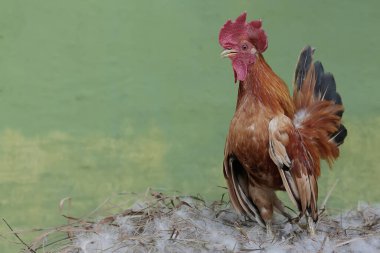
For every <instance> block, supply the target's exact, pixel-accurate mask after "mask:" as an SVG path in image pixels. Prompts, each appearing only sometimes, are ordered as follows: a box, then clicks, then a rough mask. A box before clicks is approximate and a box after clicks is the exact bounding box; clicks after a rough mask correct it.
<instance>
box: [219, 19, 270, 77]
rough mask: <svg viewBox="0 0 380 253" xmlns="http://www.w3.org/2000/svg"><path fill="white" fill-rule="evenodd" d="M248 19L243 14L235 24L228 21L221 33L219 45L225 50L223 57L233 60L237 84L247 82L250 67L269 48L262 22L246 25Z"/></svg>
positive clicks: (257, 21)
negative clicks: (258, 54) (258, 55)
mask: <svg viewBox="0 0 380 253" xmlns="http://www.w3.org/2000/svg"><path fill="white" fill-rule="evenodd" d="M246 17H247V13H245V12H243V13H242V14H241V15H240V16H239V17H238V18H237V19H236V20H235V21H234V22H232V21H231V20H228V21H227V22H226V23H225V24H224V26H223V27H222V29H220V32H219V43H220V45H221V46H222V47H223V48H224V49H225V50H224V51H223V52H222V54H221V55H222V56H223V57H228V58H230V59H231V61H232V67H233V69H234V74H235V82H236V80H240V81H244V80H245V78H246V76H247V73H248V66H249V65H251V64H253V63H254V62H255V60H256V54H257V53H263V52H264V51H265V50H266V49H267V47H268V40H267V36H266V34H265V32H264V30H263V29H261V20H253V21H251V22H249V23H246V22H245V20H246Z"/></svg>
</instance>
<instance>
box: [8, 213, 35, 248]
mask: <svg viewBox="0 0 380 253" xmlns="http://www.w3.org/2000/svg"><path fill="white" fill-rule="evenodd" d="M3 221H4V223H5V224H6V225H7V226H8V228H9V229H10V230H11V231H12V233H13V234H14V235H15V236H16V237H17V239H18V240H19V241H20V242H21V243H22V244H23V245H24V246H25V247H27V248H28V250H29V251H30V252H32V253H37V252H36V251H35V250H34V249H32V248H31V247H30V246H29V245H28V244H26V243H25V242H24V241H23V240H22V239H21V238H20V236H18V234H17V233H16V232H14V230H13V228H12V227H11V226H10V225H9V224H8V222H7V221H6V220H5V219H4V218H3Z"/></svg>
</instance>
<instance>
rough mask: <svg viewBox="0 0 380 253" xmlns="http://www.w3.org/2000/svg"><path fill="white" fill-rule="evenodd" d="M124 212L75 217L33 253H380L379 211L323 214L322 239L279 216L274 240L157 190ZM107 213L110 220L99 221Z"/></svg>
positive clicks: (248, 224) (227, 214) (239, 220)
mask: <svg viewBox="0 0 380 253" xmlns="http://www.w3.org/2000/svg"><path fill="white" fill-rule="evenodd" d="M61 205H62V207H63V206H64V205H65V203H64V201H63V202H62V203H61ZM117 208H122V207H121V206H116V205H115V204H114V203H113V204H110V202H107V203H105V204H103V205H102V206H100V207H99V209H98V210H95V211H94V212H93V213H92V214H91V215H89V216H87V217H83V218H81V219H75V218H72V217H67V218H68V222H69V225H63V226H61V227H57V228H53V229H47V230H46V231H45V233H44V234H42V235H41V236H40V237H39V238H37V240H35V241H34V243H33V244H32V245H31V246H30V247H31V248H30V249H29V252H33V250H34V251H35V252H75V253H82V252H83V253H92V252H96V253H97V252H107V253H111V252H112V253H121V252H123V253H124V252H255V251H259V252H276V253H277V252H379V251H380V206H379V205H371V206H370V205H367V204H365V203H359V204H358V206H357V208H356V209H354V210H350V211H347V212H344V213H341V214H338V215H328V211H327V210H325V211H321V215H320V219H319V221H318V223H317V224H316V231H317V233H316V235H315V236H314V237H311V236H310V235H309V234H308V233H307V230H306V226H305V221H304V220H303V219H302V220H301V221H300V223H299V224H294V225H292V224H290V223H288V222H286V221H285V220H284V219H283V218H282V217H280V216H277V218H276V222H275V225H274V227H273V230H274V233H275V235H274V237H273V238H269V237H268V236H267V234H266V232H265V230H264V229H263V228H261V227H260V226H259V225H258V224H257V223H256V222H252V221H247V220H245V219H244V217H242V216H239V215H237V214H236V213H235V212H234V211H233V210H231V208H230V207H229V204H228V203H227V202H225V201H223V200H221V201H215V202H213V203H205V202H204V201H203V200H202V199H201V198H198V197H191V196H185V197H182V196H168V195H164V194H162V193H158V192H152V191H150V192H148V193H147V195H146V196H145V198H144V200H140V201H137V202H135V203H134V204H132V205H129V208H124V209H123V210H124V211H120V212H117V213H116V214H115V213H114V214H112V210H116V209H117ZM119 210H121V209H119ZM99 213H103V214H104V213H107V214H110V215H106V216H104V215H103V216H102V218H93V217H99V216H98V215H99ZM40 233H41V232H40ZM51 243H52V244H51ZM49 244H51V245H49ZM26 252H28V249H26Z"/></svg>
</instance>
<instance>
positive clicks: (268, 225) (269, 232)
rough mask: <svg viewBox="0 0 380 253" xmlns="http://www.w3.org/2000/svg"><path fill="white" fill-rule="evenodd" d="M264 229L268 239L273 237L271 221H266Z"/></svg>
mask: <svg viewBox="0 0 380 253" xmlns="http://www.w3.org/2000/svg"><path fill="white" fill-rule="evenodd" d="M266 230H267V237H268V239H273V237H274V235H273V231H272V222H271V221H267V222H266Z"/></svg>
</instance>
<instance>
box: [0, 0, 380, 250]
mask: <svg viewBox="0 0 380 253" xmlns="http://www.w3.org/2000/svg"><path fill="white" fill-rule="evenodd" d="M244 10H246V11H247V12H248V18H249V19H252V18H262V19H263V21H264V28H265V30H266V31H267V34H268V36H269V48H268V50H267V52H266V53H265V56H266V59H267V61H268V63H269V64H270V65H271V66H272V68H273V69H274V70H275V71H276V72H277V73H278V74H279V75H280V76H281V77H282V78H283V79H284V80H285V81H286V82H287V83H288V84H291V81H292V77H293V71H294V66H295V63H296V60H297V58H298V54H299V52H300V50H301V49H302V48H303V47H304V46H305V45H306V44H308V43H309V44H311V45H312V46H314V47H315V48H317V51H316V58H318V59H319V60H321V61H322V62H323V63H324V66H325V69H326V70H328V71H331V72H333V73H334V75H335V78H336V80H337V84H338V89H339V91H340V93H341V95H342V97H343V100H344V103H345V107H346V113H345V115H344V119H345V122H346V126H347V128H348V130H349V136H348V138H347V141H346V143H345V144H344V146H343V147H342V149H341V159H340V160H339V161H338V162H336V163H335V166H334V170H333V171H329V170H328V169H327V167H326V166H325V168H324V170H323V176H322V178H321V180H320V192H321V193H320V196H321V199H323V196H324V195H325V194H326V192H327V191H328V189H329V188H330V187H331V186H332V185H333V183H334V182H335V180H336V179H340V182H339V184H338V186H337V188H336V190H335V191H334V193H333V195H332V197H331V199H330V202H329V206H330V207H333V208H342V209H344V208H350V207H354V206H355V205H356V203H357V201H358V200H364V201H369V202H379V198H380V187H379V184H378V180H379V179H380V171H379V165H378V164H379V158H378V152H379V148H380V135H379V133H378V131H379V127H380V114H379V110H380V98H379V91H380V88H379V85H380V83H379V80H380V75H379V73H380V72H379V71H380V68H379V67H380V64H379V59H380V46H379V44H380V33H379V25H380V1H378V0H365V1H357V0H346V1H338V0H330V1H328V0H320V1H309V0H307V1H305V0H297V1H274V0H261V1H227V0H224V1H221V0H218V1H201V0H197V1H174V0H171V1H169V0H161V1H140V0H133V1H132V0H120V1H116V0H109V1H104V0H81V1H79V0H64V1H63V0H60V1H58V0H46V1H43V0H34V1H26V0H25V1H21V0H2V1H1V2H0V194H1V195H0V216H1V217H2V218H5V219H6V220H7V221H8V222H9V223H10V224H11V225H12V226H13V227H15V228H18V229H21V228H32V227H47V226H53V225H57V224H60V223H63V222H65V220H64V219H63V218H61V217H60V215H59V211H58V203H59V201H60V200H61V199H62V198H65V197H68V196H70V197H72V198H73V203H72V204H73V206H72V213H73V214H77V215H81V214H83V213H86V212H87V211H90V210H92V209H93V208H95V207H96V206H97V205H98V204H99V203H101V202H102V201H103V200H104V199H105V198H107V197H108V196H110V195H112V194H113V193H116V192H122V191H123V192H127V191H135V192H142V191H144V190H146V189H147V188H148V187H155V188H163V189H167V190H179V191H181V192H186V193H192V194H196V193H200V194H202V195H203V196H205V197H206V198H208V199H210V200H211V199H214V198H219V197H220V196H221V194H222V193H223V192H225V190H224V189H222V188H219V187H218V186H223V185H225V183H224V179H223V176H222V168H221V164H222V159H223V148H224V141H225V136H226V133H227V130H228V126H229V122H230V119H231V117H232V115H233V110H234V105H235V99H236V92H237V86H236V85H234V84H233V72H232V68H231V65H230V62H229V61H228V60H221V59H220V56H219V53H220V51H221V48H220V46H219V45H218V41H217V38H218V32H219V29H220V27H221V26H222V25H223V24H224V22H225V21H226V20H227V19H228V18H235V17H237V16H238V15H239V14H240V13H241V12H242V11H244ZM0 227H1V229H0V233H6V232H7V231H8V229H7V228H6V227H5V225H1V226H0ZM7 236H8V235H7ZM13 239H14V238H12V240H13ZM0 240H1V241H0V249H3V250H1V252H14V251H16V249H18V248H19V246H17V245H11V244H9V243H7V240H2V239H0ZM4 242H5V243H4ZM2 245H3V246H2Z"/></svg>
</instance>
